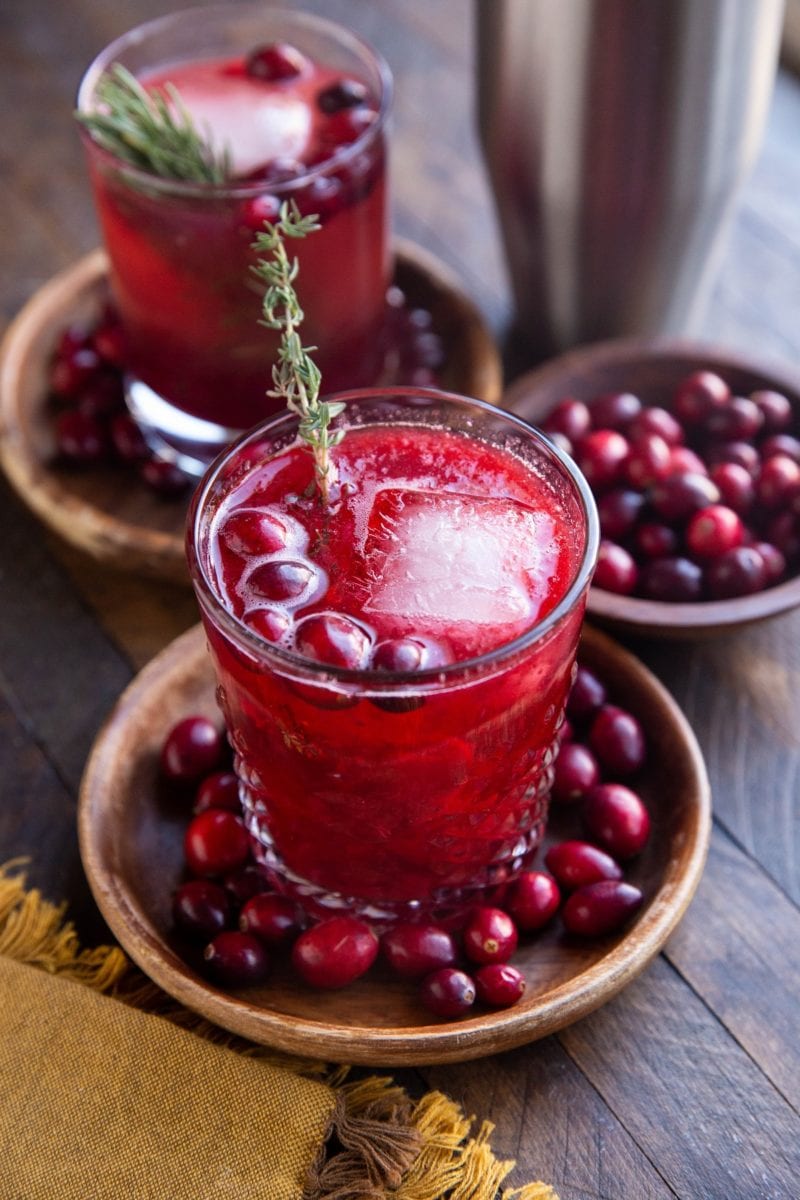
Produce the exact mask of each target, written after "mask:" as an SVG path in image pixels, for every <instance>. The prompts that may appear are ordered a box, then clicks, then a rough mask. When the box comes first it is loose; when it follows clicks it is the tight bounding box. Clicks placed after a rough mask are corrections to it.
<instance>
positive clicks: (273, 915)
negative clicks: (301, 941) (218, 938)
mask: <svg viewBox="0 0 800 1200" xmlns="http://www.w3.org/2000/svg"><path fill="white" fill-rule="evenodd" d="M303 924H304V922H303V913H302V910H301V909H300V908H299V907H298V905H297V904H295V903H294V901H293V900H290V899H289V897H288V896H277V895H274V894H273V893H271V892H261V893H260V894H258V895H256V896H251V897H250V899H249V900H247V901H246V902H245V904H244V906H243V908H242V911H241V913H240V914H239V928H240V929H241V931H242V933H252V934H253V935H254V937H257V938H258V940H259V941H260V942H264V944H265V945H267V946H289V945H291V943H292V942H293V941H294V940H295V938H296V937H297V936H298V935H299V934H300V933H301V932H302V929H303Z"/></svg>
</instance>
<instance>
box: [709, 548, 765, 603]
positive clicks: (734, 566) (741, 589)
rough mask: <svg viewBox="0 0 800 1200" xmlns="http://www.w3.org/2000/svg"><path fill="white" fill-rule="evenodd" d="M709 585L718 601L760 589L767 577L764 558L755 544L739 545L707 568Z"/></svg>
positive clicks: (711, 593) (712, 594)
mask: <svg viewBox="0 0 800 1200" xmlns="http://www.w3.org/2000/svg"><path fill="white" fill-rule="evenodd" d="M705 579H706V586H707V587H708V590H709V593H710V595H711V596H712V597H713V599H714V600H730V599H733V598H734V597H735V596H750V595H752V594H753V593H754V592H760V591H761V589H762V588H763V587H764V584H765V583H766V580H767V573H766V569H765V567H764V560H763V558H762V557H761V555H760V554H759V553H758V551H757V550H754V549H753V548H752V547H751V546H736V547H735V548H734V549H733V550H728V551H726V553H725V554H721V555H720V556H719V558H715V559H714V561H713V562H712V563H710V564H709V566H708V567H707V568H706V576H705Z"/></svg>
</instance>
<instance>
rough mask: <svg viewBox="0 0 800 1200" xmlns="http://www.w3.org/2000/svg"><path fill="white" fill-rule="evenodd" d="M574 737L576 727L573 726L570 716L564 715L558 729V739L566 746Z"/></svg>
mask: <svg viewBox="0 0 800 1200" xmlns="http://www.w3.org/2000/svg"><path fill="white" fill-rule="evenodd" d="M574 739H575V729H574V728H573V725H572V721H570V719H569V717H563V718H562V720H561V725H560V726H559V729H558V740H559V742H560V743H561V746H562V747H564V746H565V745H566V744H567V742H572V741H574Z"/></svg>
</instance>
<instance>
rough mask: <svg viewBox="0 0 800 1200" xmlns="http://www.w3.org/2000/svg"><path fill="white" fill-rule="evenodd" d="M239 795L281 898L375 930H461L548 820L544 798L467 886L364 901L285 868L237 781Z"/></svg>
mask: <svg viewBox="0 0 800 1200" xmlns="http://www.w3.org/2000/svg"><path fill="white" fill-rule="evenodd" d="M239 794H240V796H241V800H242V807H243V810H244V820H245V824H246V825H247V828H248V831H249V833H250V836H251V839H252V844H253V854H254V857H255V858H256V860H257V862H259V863H260V864H261V865H262V866H263V867H264V868H265V870H266V871H267V873H268V875H269V879H270V883H271V885H272V886H273V887H274V888H275V889H276V891H278V892H281V893H282V894H283V895H288V896H291V897H292V898H293V899H294V900H297V901H298V903H299V904H300V905H301V906H302V907H303V909H304V910H305V911H306V912H307V913H308V914H309V915H310V916H311V917H313V918H315V919H323V918H325V917H334V916H340V915H344V914H347V915H349V916H359V917H362V918H363V919H364V920H365V921H368V922H369V923H370V924H373V925H394V924H397V923H398V922H400V921H414V922H419V921H423V920H424V921H430V922H433V923H435V924H437V925H442V926H445V927H447V928H450V929H456V928H458V927H459V926H460V925H463V924H464V923H465V922H466V920H467V918H468V916H469V914H470V911H471V910H472V909H473V908H474V907H475V905H476V904H498V903H500V901H501V900H502V897H503V893H504V892H505V890H506V889H507V887H508V885H509V884H510V883H512V882H513V881H514V879H515V878H516V877H517V875H519V873H520V871H522V870H523V869H525V867H526V866H527V865H528V863H529V861H530V859H531V856H532V855H533V853H534V851H535V850H536V849H537V847H538V846H539V844H540V842H541V840H542V837H543V836H544V830H545V824H546V819H547V807H548V804H547V797H546V794H545V797H544V798H543V800H542V806H541V817H540V819H539V820H538V821H536V822H535V823H534V824H533V825H532V826H531V828H530V829H529V830H527V831H526V832H525V833H524V834H520V836H519V838H518V839H517V841H516V843H515V845H514V846H513V848H512V849H511V850H510V852H509V853H508V854H507V855H506V856H505V857H504V858H503V859H502V860H501V861H496V862H493V863H490V864H489V865H487V866H486V867H484V868H483V869H482V871H481V872H480V874H479V875H478V876H477V877H476V878H474V879H473V880H471V881H470V883H469V884H468V885H465V886H462V887H452V888H437V889H436V890H435V891H433V892H432V893H431V895H430V896H428V897H426V898H424V899H420V900H397V901H393V900H379V901H375V900H366V899H364V898H363V897H359V896H348V895H345V894H344V893H342V892H333V891H328V890H326V889H325V888H323V887H320V886H319V885H318V884H315V883H311V882H309V880H307V879H304V878H302V877H301V876H300V875H297V874H295V873H294V872H293V871H292V870H290V869H289V867H287V865H286V863H285V862H284V861H283V859H282V857H281V855H280V854H279V853H278V851H277V849H276V848H275V844H274V842H273V840H272V838H271V836H270V833H269V830H268V828H267V822H266V820H265V817H264V811H263V803H262V802H260V801H257V799H256V796H255V793H254V792H253V791H251V789H250V788H249V787H248V786H247V784H246V783H245V782H244V781H243V780H242V777H241V774H240V776H239Z"/></svg>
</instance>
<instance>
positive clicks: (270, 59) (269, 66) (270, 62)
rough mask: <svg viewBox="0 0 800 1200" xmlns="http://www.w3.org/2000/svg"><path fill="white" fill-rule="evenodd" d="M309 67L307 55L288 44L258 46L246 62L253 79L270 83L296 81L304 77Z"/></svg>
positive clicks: (246, 68) (247, 71) (246, 69)
mask: <svg viewBox="0 0 800 1200" xmlns="http://www.w3.org/2000/svg"><path fill="white" fill-rule="evenodd" d="M307 67H308V59H307V58H306V57H305V55H304V54H301V53H300V51H299V50H296V49H295V48H294V46H290V45H288V44H287V43H286V42H273V43H272V44H271V45H269V46H258V47H256V49H255V50H253V51H252V52H251V53H250V54H248V56H247V60H246V62H245V71H246V73H247V74H248V75H249V76H250V78H251V79H263V80H265V81H266V82H268V83H274V82H277V81H278V80H281V79H294V78H296V76H298V75H302V73H303V71H305V70H306V68H307Z"/></svg>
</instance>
